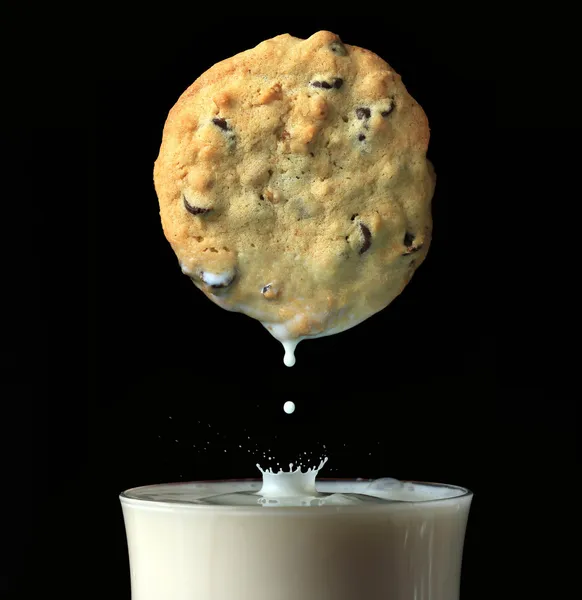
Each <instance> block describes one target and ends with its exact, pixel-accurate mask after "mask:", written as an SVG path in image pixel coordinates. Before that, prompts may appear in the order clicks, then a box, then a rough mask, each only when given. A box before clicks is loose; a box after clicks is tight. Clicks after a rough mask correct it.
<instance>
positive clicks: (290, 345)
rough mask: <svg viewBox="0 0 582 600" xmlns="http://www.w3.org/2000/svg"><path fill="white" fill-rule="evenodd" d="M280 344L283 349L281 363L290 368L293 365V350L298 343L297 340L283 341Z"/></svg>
mask: <svg viewBox="0 0 582 600" xmlns="http://www.w3.org/2000/svg"><path fill="white" fill-rule="evenodd" d="M281 343H282V344H283V348H284V349H285V356H284V358H283V362H284V363H285V366H286V367H292V366H293V365H294V364H295V348H297V344H298V343H299V342H298V341H297V340H284V341H283V342H281Z"/></svg>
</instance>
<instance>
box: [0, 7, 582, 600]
mask: <svg viewBox="0 0 582 600" xmlns="http://www.w3.org/2000/svg"><path fill="white" fill-rule="evenodd" d="M160 10H162V9H160ZM149 16H150V19H151V20H150V21H149V22H147V23H146V22H145V21H143V20H142V19H141V17H143V15H140V18H139V19H137V18H136V16H135V15H132V17H131V18H130V19H127V18H125V17H122V16H121V15H120V14H118V13H115V14H112V15H107V16H105V17H103V15H99V14H94V15H91V14H88V15H77V19H78V20H77V22H76V25H77V26H75V27H63V26H62V25H63V22H64V20H65V18H71V15H70V14H69V15H65V13H64V11H63V15H59V14H57V13H56V11H54V10H52V11H51V13H50V15H49V14H47V15H46V17H47V24H50V27H48V26H47V27H46V28H43V27H42V24H43V20H42V15H36V19H37V21H38V23H37V25H40V26H39V31H41V30H42V31H43V33H44V36H40V35H39V38H38V39H39V40H41V43H39V44H38V48H37V49H36V51H35V53H34V62H33V63H32V65H31V64H30V63H27V65H28V66H27V67H26V69H23V70H22V71H21V72H20V73H19V74H20V76H21V79H22V84H23V87H22V88H21V89H22V92H21V93H20V94H18V93H17V94H16V95H15V100H16V102H15V108H14V111H13V112H9V113H7V117H6V119H5V127H4V131H5V132H6V136H5V139H7V140H8V142H9V145H10V147H11V149H12V153H13V157H16V160H15V161H14V162H15V166H17V167H19V170H18V174H16V173H17V171H14V173H13V172H12V171H10V170H8V175H7V179H9V180H10V182H11V183H13V184H15V185H14V188H15V191H14V194H13V197H14V198H17V199H21V204H22V205H24V206H25V211H26V209H30V208H31V207H33V208H40V209H41V210H39V211H36V210H32V211H30V216H29V217H27V218H26V219H24V220H23V219H22V218H20V219H19V220H18V221H17V225H15V226H10V227H8V224H7V226H6V229H7V231H6V232H5V233H6V235H5V236H4V239H8V240H11V239H12V237H14V242H15V244H14V245H11V243H9V245H8V250H7V253H5V254H4V256H5V258H6V260H5V263H6V264H5V269H7V271H8V274H9V276H13V277H14V280H15V281H18V285H17V286H16V287H17V289H18V293H16V294H9V295H8V298H7V300H8V309H7V311H6V322H5V324H4V333H5V336H4V344H3V351H4V354H5V357H4V359H3V361H2V364H3V369H4V373H3V381H2V387H1V388H0V391H1V392H2V395H3V396H4V401H3V405H4V406H5V407H7V411H6V412H5V415H4V416H5V418H4V421H3V429H4V435H3V442H5V448H3V457H4V458H5V460H4V463H5V473H4V477H3V479H4V481H5V482H7V483H10V485H11V486H12V485H13V486H14V487H17V488H18V489H21V490H24V496H25V500H24V501H20V500H18V501H17V500H15V499H14V495H13V494H11V493H8V492H6V491H5V492H4V493H3V501H4V502H5V503H6V507H7V508H6V512H5V513H4V514H5V515H7V516H6V522H5V526H4V529H5V539H6V540H7V543H6V547H7V549H8V553H7V554H8V558H7V559H6V560H5V561H4V563H3V567H2V569H0V575H1V577H2V578H1V579H0V585H1V586H2V587H0V592H1V593H2V596H1V597H2V598H4V597H6V598H12V597H14V598H28V597H33V596H32V594H33V589H37V588H38V589H41V590H45V591H47V592H48V591H50V592H53V591H54V592H55V593H56V594H57V595H58V596H59V597H60V598H84V597H99V598H108V599H117V598H119V599H128V598H129V597H130V591H129V567H128V562H127V548H126V545H125V533H124V529H123V521H122V517H121V511H120V506H119V501H118V494H119V492H121V491H122V490H124V489H126V488H129V487H132V486H137V485H142V484H148V483H156V482H163V481H177V480H193V479H209V478H230V477H252V476H256V475H257V471H256V468H255V466H254V464H255V462H256V461H257V460H258V459H260V458H261V457H262V453H263V452H266V451H271V455H273V454H274V455H275V456H276V457H277V460H282V461H283V460H284V461H288V460H293V459H294V458H296V455H298V453H300V452H303V451H307V452H309V453H312V454H313V456H319V455H320V454H321V453H325V454H326V455H328V456H329V459H330V460H329V463H328V465H327V466H326V469H325V475H327V476H329V477H382V476H391V477H398V478H403V479H406V478H408V479H417V480H429V481H444V482H449V483H455V484H458V485H463V486H467V487H469V488H470V489H471V490H472V491H473V492H474V493H475V498H474V503H473V507H472V511H471V517H470V521H469V526H468V530H467V539H466V547H465V560H464V569H463V581H462V598H463V599H471V598H477V597H488V598H501V597H525V596H526V595H527V594H529V597H536V598H537V597H548V598H549V597H556V598H560V597H565V594H566V593H567V592H569V589H570V588H569V587H568V586H569V583H568V578H567V573H568V571H569V570H570V567H569V564H571V562H572V558H571V556H572V555H571V554H570V553H568V552H567V551H566V549H565V546H564V545H563V544H564V543H565V541H566V540H567V539H569V537H570V535H572V532H573V530H574V529H573V527H574V526H573V525H572V527H570V526H568V525H566V526H562V525H560V521H561V520H562V519H563V518H564V513H567V512H568V511H570V510H571V511H573V515H575V514H576V508H572V509H570V508H569V506H570V504H571V503H572V500H570V499H565V500H563V501H560V502H557V501H556V500H555V496H554V489H555V488H554V487H553V486H555V485H556V484H557V485H558V489H561V490H563V491H564V492H565V491H566V489H567V484H566V483H565V482H566V481H567V480H568V479H569V478H571V477H572V476H573V475H574V473H575V467H574V465H575V453H576V448H575V446H576V441H575V431H574V428H575V424H574V421H575V414H574V407H573V405H574V400H573V398H572V396H571V395H560V394H558V393H557V392H556V391H555V390H554V389H553V388H551V387H550V386H548V385H547V381H546V377H545V372H544V371H545V370H546V363H545V361H544V360H542V359H541V358H540V354H539V353H538V350H537V348H538V347H539V346H540V342H541V345H543V337H544V335H545V331H546V329H547V328H548V325H547V322H546V319H545V318H544V317H543V316H541V314H542V310H543V309H542V300H541V298H543V296H544V294H546V293H547V292H546V291H545V289H544V286H545V285H547V276H546V271H545V269H546V266H545V263H544V262H543V259H544V257H543V256H542V257H540V256H539V255H540V250H539V247H536V245H535V244H534V243H532V239H533V240H534V241H535V240H537V237H536V236H535V235H534V234H532V233H529V234H527V235H526V234H524V233H523V229H526V228H524V227H523V220H525V219H526V217H527V214H528V213H531V212H534V211H537V210H539V207H542V210H543V209H544V207H545V206H546V201H545V198H546V196H545V192H544V190H543V189H542V187H541V183H540V184H539V185H538V181H536V182H535V184H534V185H532V179H536V178H537V177H538V176H539V177H541V176H542V175H543V172H544V170H545V171H548V170H550V171H551V170H552V168H553V167H552V166H551V165H552V163H551V162H548V161H549V160H550V158H548V156H547V154H548V148H549V147H553V146H554V145H555V146H556V147H560V148H562V149H564V148H565V145H567V143H568V141H569V140H571V135H570V133H569V132H567V130H566V127H570V128H571V127H577V126H578V125H579V117H578V116H577V114H573V113H570V112H569V109H568V106H569V105H568V102H567V96H566V101H564V102H562V104H561V107H562V111H563V113H564V115H565V116H566V119H565V123H566V125H565V126H564V125H563V124H562V123H561V122H559V123H558V122H553V123H550V122H548V121H547V120H545V121H544V120H542V119H541V117H540V113H543V110H541V109H540V106H542V107H543V106H545V103H546V102H547V101H548V100H547V98H548V96H547V94H546V93H543V91H541V90H540V85H539V82H540V80H543V79H544V77H546V78H547V77H548V76H547V75H546V72H545V70H544V69H545V64H546V63H545V62H544V60H543V59H544V56H543V52H541V53H540V52H539V47H538V45H537V44H536V43H535V42H536V40H537V39H538V38H537V37H536V36H535V35H534V36H531V37H527V36H523V35H522V36H517V35H515V34H514V35H511V36H509V37H507V36H505V35H503V34H504V32H503V31H502V28H501V27H500V26H499V25H498V24H497V25H493V24H491V23H487V22H485V20H484V19H483V18H481V17H480V16H479V15H471V16H467V18H466V20H465V25H464V26H463V27H459V26H458V25H456V24H455V21H454V20H453V19H451V18H450V15H447V14H445V13H442V12H441V13H438V14H437V13H435V14H432V15H425V18H424V19H423V20H422V21H420V20H419V19H413V20H411V19H408V20H406V19H397V18H395V17H394V16H393V15H386V14H378V15H376V16H374V18H368V19H367V20H366V22H365V25H364V23H363V21H362V19H359V18H352V17H345V18H341V19H340V18H337V17H331V18H329V17H328V18H323V17H314V16H310V17H307V16H304V17H299V16H296V17H289V16H288V15H287V17H285V18H282V17H277V16H275V15H272V16H271V17H267V16H265V15H262V16H260V17H259V16H249V15H248V14H247V15H246V16H244V17H243V16H242V15H241V16H237V15H233V14H229V16H226V15H221V16H220V17H212V16H209V17H204V18H202V17H201V16H200V15H198V16H197V17H195V16H190V15H186V14H180V15H179V16H176V15H170V16H172V18H168V17H167V16H166V17H164V15H159V14H156V15H149ZM360 16H361V15H360ZM61 17H62V19H61ZM151 17H153V18H151ZM57 23H58V24H60V25H61V27H59V28H57V27H56V26H55V24H57ZM80 24H83V27H81V26H79V25H80ZM319 29H329V30H331V31H334V32H336V33H338V34H339V35H340V36H341V37H342V39H343V40H344V41H345V42H347V43H349V44H354V45H360V46H363V47H366V48H369V49H371V50H373V51H375V52H376V53H378V54H379V55H380V56H382V57H384V58H385V59H386V60H387V61H388V62H389V63H390V64H391V65H392V66H393V68H394V69H395V70H396V71H398V72H399V73H400V74H401V75H402V77H403V81H404V83H405V85H406V86H407V88H408V90H409V91H410V93H411V94H412V95H413V96H414V97H415V98H416V99H417V100H418V101H419V102H420V104H421V105H422V106H423V108H424V109H425V111H426V113H427V115H428V117H429V121H430V123H431V131H432V137H431V143H430V149H429V158H430V159H431V160H432V161H433V163H434V165H435V168H436V171H437V175H438V182H437V189H436V194H435V197H434V200H433V215H434V239H433V244H432V247H431V250H430V252H429V255H428V258H427V260H426V261H425V263H424V264H423V265H422V267H421V268H420V269H419V271H418V272H417V274H416V275H415V277H414V278H413V280H412V281H411V283H410V284H409V285H408V287H407V288H406V290H405V291H404V292H403V294H402V295H401V296H400V297H399V298H397V299H396V300H395V301H394V302H393V303H392V305H391V306H390V307H389V308H388V309H386V310H385V311H383V312H382V313H380V314H378V315H375V316H374V317H372V318H370V319H369V320H367V321H366V322H365V323H363V324H362V325H360V326H358V327H356V328H355V329H353V330H350V331H348V332H345V333H342V334H340V335H337V336H332V337H330V338H324V339H321V340H316V341H311V342H304V343H302V344H300V346H299V347H298V350H297V364H296V366H295V367H293V368H292V369H288V368H286V367H285V366H284V365H283V362H282V354H283V353H282V348H281V347H280V345H279V344H278V342H276V341H275V340H274V339H273V338H271V336H270V335H269V334H268V333H267V332H266V331H265V330H264V329H263V328H262V327H261V326H260V325H259V324H258V323H257V322H254V321H252V320H251V319H249V318H247V317H244V316H242V315H237V314H232V313H227V312H224V311H222V310H221V309H219V308H218V307H216V306H214V305H213V304H211V303H210V302H209V301H208V300H207V299H206V298H204V297H203V295H202V294H201V293H200V292H198V291H197V290H196V289H195V288H194V286H193V285H192V284H191V283H190V282H189V280H188V279H187V278H186V277H184V276H183V275H182V274H181V272H180V269H179V267H178V264H177V260H176V258H175V257H174V255H173V253H172V251H171V249H170V247H169V245H168V243H167V242H166V241H165V239H164V237H163V234H162V230H161V226H160V223H159V216H158V206H157V199H156V196H155V192H154V189H153V182H152V168H153V162H154V160H155V158H156V156H157V152H158V148H159V144H160V140H161V132H162V127H163V123H164V120H165V118H166V115H167V113H168V111H169V109H170V108H171V107H172V105H173V104H174V102H175V101H176V100H177V98H178V97H179V95H180V93H181V92H182V91H183V90H184V89H185V88H186V87H187V86H188V85H189V84H190V83H191V82H192V81H193V80H194V79H195V78H196V77H197V76H198V75H199V74H200V73H202V72H203V71H204V70H206V69H207V68H208V67H210V66H211V65H212V64H213V63H215V62H217V61H218V60H221V59H223V58H227V57H229V56H231V55H232V54H234V53H236V52H239V51H242V50H244V49H247V48H250V47H252V46H254V45H256V44H257V43H259V42H260V41H261V40H263V39H265V38H268V37H272V36H274V35H277V34H279V33H285V32H288V33H291V34H293V35H296V36H298V37H307V36H309V35H311V34H312V33H314V32H315V31H317V30H319ZM522 29H523V30H527V29H528V28H527V26H526V25H525V24H523V28H522ZM523 30H520V31H521V32H522V33H523ZM536 51H537V54H536ZM532 52H533V54H532ZM25 58H26V57H25V56H19V57H18V60H17V61H13V64H12V66H16V67H17V68H16V70H18V66H19V65H21V64H24V63H25V62H26V60H24V59H25ZM23 73H24V75H23ZM532 82H535V86H534V84H533V83H532ZM531 88H535V89H531ZM19 89H20V88H19ZM550 136H552V137H551V139H552V140H553V141H552V144H550V143H549V142H548V141H547V140H549V139H550ZM541 140H544V143H543V144H542V141H541ZM536 148H544V150H543V151H542V150H540V151H539V153H538V152H537V151H536V150H535V149H536ZM540 154H543V155H544V156H543V161H542V160H539V158H540V156H539V155H540ZM549 154H551V152H549ZM536 160H538V162H536ZM546 174H547V173H546ZM32 181H34V184H31V183H30V182H32ZM527 185H529V186H530V187H528V188H527V190H526V187H527ZM524 213H525V215H526V216H522V215H524ZM28 214H29V213H28V212H27V215H28ZM519 218H521V219H522V221H521V222H520V221H519ZM543 218H545V213H544V215H543ZM548 218H549V215H548ZM55 221H56V223H55V224H54V225H53V222H55ZM49 223H50V224H49ZM87 225H88V226H87ZM562 226H563V225H562ZM558 227H559V226H558ZM33 228H34V230H35V231H37V230H38V231H39V233H40V235H39V236H35V238H34V241H36V240H38V241H39V246H38V247H36V246H35V245H34V244H33V243H32V242H31V241H30V240H29V237H31V236H30V232H31V231H32V229H33ZM14 247H17V248H18V251H17V252H15V251H14V250H12V251H10V248H14ZM12 257H13V258H14V260H12ZM534 262H535V266H532V265H533V263H534ZM22 267H25V268H24V272H25V273H26V276H25V277H24V278H23V277H22V272H23V271H22ZM5 310H6V309H5ZM21 315H25V317H21ZM288 399H292V400H294V401H295V403H296V405H297V409H296V412H295V413H294V414H293V415H286V414H284V412H283V410H282V407H283V403H284V402H285V401H286V400H288ZM324 445H325V448H324ZM6 489H9V488H8V487H7V488H6ZM552 586H553V587H552ZM87 588H88V590H87ZM500 589H502V590H503V591H502V592H500ZM81 590H83V591H81ZM550 590H552V591H550ZM512 594H517V595H513V596H512ZM298 600H300V599H298Z"/></svg>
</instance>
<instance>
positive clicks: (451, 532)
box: [121, 469, 472, 600]
mask: <svg viewBox="0 0 582 600" xmlns="http://www.w3.org/2000/svg"><path fill="white" fill-rule="evenodd" d="M299 474H300V475H299V476H298V471H297V470H296V471H294V472H293V477H292V478H291V479H286V481H283V480H284V479H285V478H284V477H283V478H281V477H280V476H281V474H280V473H272V472H270V471H267V472H265V473H264V476H265V481H264V482H261V481H254V480H244V481H223V482H207V483H206V482H200V483H179V484H165V485H154V486H148V487H141V488H135V489H133V490H128V491H126V492H124V493H123V494H122V495H121V503H122V507H123V515H124V519H125V526H126V531H127V540H128V548H129V558H130V566H131V587H132V600H457V599H458V597H459V596H458V594H459V581H460V572H461V557H462V552H463V540H464V536H465V526H466V522H467V517H468V513H469V507H470V504H471V498H472V495H471V493H470V492H468V491H467V490H465V489H463V488H458V487H454V486H447V485H438V484H418V483H401V482H399V481H396V480H393V479H381V480H377V481H362V480H358V481H352V480H342V481H326V480H319V481H317V482H315V476H316V474H317V470H316V469H313V470H311V471H309V472H308V473H301V471H299ZM286 475H287V476H289V473H287V474H286ZM278 478H279V479H278Z"/></svg>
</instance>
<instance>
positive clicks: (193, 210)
mask: <svg viewBox="0 0 582 600" xmlns="http://www.w3.org/2000/svg"><path fill="white" fill-rule="evenodd" d="M184 208H185V209H186V210H187V211H188V212H189V213H192V214H193V215H205V214H206V213H209V212H210V211H211V210H212V209H211V208H201V207H200V206H193V205H192V204H190V203H189V202H188V200H186V196H184Z"/></svg>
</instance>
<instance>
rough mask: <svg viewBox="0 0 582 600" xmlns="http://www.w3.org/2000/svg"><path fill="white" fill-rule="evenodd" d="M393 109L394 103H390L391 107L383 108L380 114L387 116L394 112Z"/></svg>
mask: <svg viewBox="0 0 582 600" xmlns="http://www.w3.org/2000/svg"><path fill="white" fill-rule="evenodd" d="M393 109H394V105H393V104H392V105H390V107H389V108H387V109H386V110H383V111H382V112H381V113H380V114H381V115H382V116H383V117H387V116H388V115H389V114H390V113H391V112H392V110H393Z"/></svg>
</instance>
